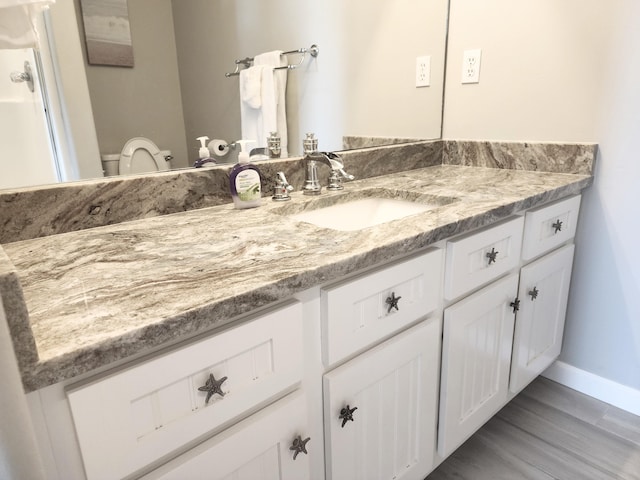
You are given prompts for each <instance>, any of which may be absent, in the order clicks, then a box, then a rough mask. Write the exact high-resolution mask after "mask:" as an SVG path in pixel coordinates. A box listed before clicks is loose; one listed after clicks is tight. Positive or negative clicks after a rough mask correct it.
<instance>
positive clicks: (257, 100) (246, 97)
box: [240, 65, 277, 148]
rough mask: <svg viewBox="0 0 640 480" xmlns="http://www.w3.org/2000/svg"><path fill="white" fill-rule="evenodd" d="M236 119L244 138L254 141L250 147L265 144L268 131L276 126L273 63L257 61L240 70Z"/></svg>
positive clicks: (258, 146) (271, 130)
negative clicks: (238, 107) (238, 117)
mask: <svg viewBox="0 0 640 480" xmlns="http://www.w3.org/2000/svg"><path fill="white" fill-rule="evenodd" d="M240 121H241V126H242V138H243V139H244V140H253V141H255V144H254V145H253V147H257V148H260V147H262V148H264V147H266V146H267V137H268V136H269V132H273V131H276V129H277V122H276V98H275V88H274V85H273V67H269V66H265V65H260V66H254V67H250V68H247V69H245V70H242V71H241V72H240ZM253 147H252V148H253Z"/></svg>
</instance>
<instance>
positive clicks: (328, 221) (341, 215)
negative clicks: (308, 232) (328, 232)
mask: <svg viewBox="0 0 640 480" xmlns="http://www.w3.org/2000/svg"><path fill="white" fill-rule="evenodd" d="M451 201H452V200H451V199H444V200H443V201H439V202H438V201H436V202H434V203H431V202H427V203H423V202H418V201H410V200H404V199H398V198H380V197H369V198H358V199H352V200H350V201H346V202H344V203H338V204H336V205H330V206H327V207H323V208H317V209H315V210H305V211H303V212H301V213H295V214H292V215H290V218H293V219H294V220H298V221H300V222H308V223H312V224H314V225H317V226H318V227H323V228H331V229H333V230H341V231H345V232H349V231H355V230H361V229H363V228H369V227H373V226H375V225H380V224H382V223H386V222H390V221H392V220H398V219H400V218H404V217H408V216H409V215H415V214H417V213H422V212H426V211H427V210H432V209H434V208H436V207H440V206H442V205H444V204H446V203H451Z"/></svg>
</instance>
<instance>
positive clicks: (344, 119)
mask: <svg viewBox="0 0 640 480" xmlns="http://www.w3.org/2000/svg"><path fill="white" fill-rule="evenodd" d="M446 12H447V5H446V1H445V0H429V1H420V2H418V1H415V0H402V1H390V0H366V1H365V0H351V1H349V2H344V1H342V0H330V1H325V2H322V4H317V3H313V4H312V3H311V2H308V1H306V2H300V1H296V0H278V1H277V2H276V1H273V2H264V1H260V0H237V1H234V2H211V1H207V0H179V1H176V2H174V11H173V15H174V20H175V24H176V42H177V48H178V58H179V66H180V73H181V84H182V94H183V102H184V111H185V124H186V130H187V139H188V142H189V147H190V152H191V153H192V154H195V152H197V150H196V147H197V144H196V143H195V137H197V136H200V135H208V136H209V137H212V138H213V137H216V138H222V139H224V140H227V141H232V140H237V139H239V138H240V119H239V102H240V100H239V96H238V78H237V77H232V78H226V77H225V76H224V73H225V72H228V71H232V70H233V68H234V63H233V62H234V60H235V59H236V58H244V57H246V56H253V55H255V54H258V53H261V52H265V51H270V50H289V49H296V48H300V47H309V46H310V45H311V44H313V43H316V44H318V46H319V47H320V55H319V56H318V58H317V60H314V61H311V62H310V61H308V60H307V61H306V62H305V64H304V65H303V66H302V67H301V68H299V69H297V70H293V71H290V72H289V76H288V86H287V102H288V105H287V111H288V130H289V150H290V152H293V153H295V152H298V153H299V152H300V150H301V138H302V137H303V136H304V133H305V132H315V133H316V135H317V136H318V138H319V147H320V148H321V149H326V150H331V149H339V148H340V146H341V144H342V135H344V134H350V135H370V136H387V137H388V136H399V137H417V138H437V137H439V136H440V114H441V100H442V77H443V68H444V39H445V32H446ZM418 55H431V56H432V75H431V87H428V88H421V89H416V88H415V57H416V56H418ZM292 60H295V57H292Z"/></svg>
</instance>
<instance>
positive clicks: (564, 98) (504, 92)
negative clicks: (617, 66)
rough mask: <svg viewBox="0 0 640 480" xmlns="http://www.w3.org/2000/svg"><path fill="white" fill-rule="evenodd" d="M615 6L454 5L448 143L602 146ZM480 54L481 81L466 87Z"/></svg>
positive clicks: (469, 0)
mask: <svg viewBox="0 0 640 480" xmlns="http://www.w3.org/2000/svg"><path fill="white" fill-rule="evenodd" d="M615 3H617V2H612V3H611V2H601V1H598V0H588V1H580V0H568V1H567V0H563V1H553V0H544V1H540V2H537V1H533V0H526V1H518V2H513V1H509V0H483V1H474V0H452V2H451V14H450V17H451V22H450V28H449V58H448V62H447V85H446V105H445V115H444V135H445V137H447V138H467V139H501V140H524V139H527V140H543V141H545V140H549V141H553V140H558V141H577V142H580V141H589V140H594V139H595V137H596V122H597V117H598V109H599V101H600V97H599V94H600V92H601V91H602V90H603V81H604V77H603V74H604V62H605V58H606V56H607V53H608V51H609V42H610V36H611V35H610V33H611V31H612V28H613V26H612V24H611V22H612V20H613V12H614V9H613V8H612V5H613V4H615ZM473 48H481V49H482V62H481V70H480V83H479V84H466V85H463V84H461V82H460V79H461V74H462V55H463V51H464V50H466V49H473Z"/></svg>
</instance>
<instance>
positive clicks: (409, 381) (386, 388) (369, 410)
mask: <svg viewBox="0 0 640 480" xmlns="http://www.w3.org/2000/svg"><path fill="white" fill-rule="evenodd" d="M440 331H441V328H440V320H439V318H437V317H434V318H431V319H428V320H426V321H424V322H421V323H420V324H419V325H417V326H415V327H413V328H411V329H409V330H407V331H406V332H404V333H401V334H399V335H397V336H395V337H393V338H392V339H391V340H388V341H386V342H385V343H383V344H381V345H379V346H378V347H375V348H373V349H371V350H369V351H367V352H365V353H363V354H362V355H360V356H358V357H356V358H355V359H353V360H351V361H349V362H347V363H346V364H344V365H342V366H340V367H339V368H336V369H335V370H333V371H331V372H329V373H327V374H325V376H324V405H325V412H324V413H325V414H324V417H325V441H326V446H325V452H326V462H327V467H326V473H327V479H331V480H338V479H344V480H357V479H362V480H373V479H389V480H391V479H401V478H402V479H422V478H424V476H425V475H426V474H427V473H428V472H429V471H431V468H432V465H433V461H434V447H435V436H436V416H437V411H436V409H437V393H438V370H439V357H440Z"/></svg>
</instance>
